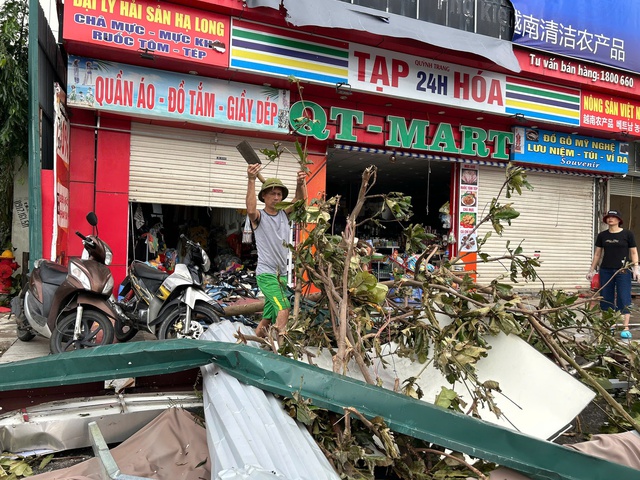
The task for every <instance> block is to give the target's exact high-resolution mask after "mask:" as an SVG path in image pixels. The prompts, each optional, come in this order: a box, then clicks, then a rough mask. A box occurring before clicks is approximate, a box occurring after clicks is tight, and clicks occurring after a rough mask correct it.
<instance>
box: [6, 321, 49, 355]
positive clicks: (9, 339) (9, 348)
mask: <svg viewBox="0 0 640 480" xmlns="http://www.w3.org/2000/svg"><path fill="white" fill-rule="evenodd" d="M45 355H49V339H47V338H44V337H35V338H34V339H33V340H31V341H30V342H21V341H20V340H18V338H17V336H16V322H15V318H14V317H13V316H12V317H9V315H8V314H4V313H0V363H8V362H15V361H18V360H26V359H28V358H36V357H43V356H45Z"/></svg>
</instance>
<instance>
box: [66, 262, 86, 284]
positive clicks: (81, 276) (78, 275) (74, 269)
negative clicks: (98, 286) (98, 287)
mask: <svg viewBox="0 0 640 480" xmlns="http://www.w3.org/2000/svg"><path fill="white" fill-rule="evenodd" d="M69 276H71V277H72V278H75V279H76V280H77V281H79V282H80V283H81V284H82V286H83V287H84V289H85V290H91V282H90V281H89V277H88V276H87V274H86V273H84V272H83V271H82V269H81V268H80V267H78V265H76V264H75V263H73V262H71V263H70V264H69Z"/></svg>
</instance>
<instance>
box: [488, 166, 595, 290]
mask: <svg viewBox="0 0 640 480" xmlns="http://www.w3.org/2000/svg"><path fill="white" fill-rule="evenodd" d="M527 179H528V181H529V183H530V184H531V185H532V186H533V187H534V189H533V190H531V191H529V190H524V191H523V192H522V195H518V194H517V193H516V194H514V195H513V196H512V197H511V198H510V199H507V198H505V197H504V196H503V197H501V199H500V203H502V204H504V203H513V204H514V208H515V209H516V210H517V211H518V212H520V216H519V217H518V218H516V219H515V220H513V221H512V222H511V226H508V225H507V226H506V228H505V230H504V232H503V235H502V237H499V236H498V235H497V234H496V233H495V231H493V229H492V228H491V225H490V223H489V224H488V225H482V226H481V227H480V228H479V231H478V238H483V237H484V234H485V233H487V232H488V231H491V232H492V237H491V238H490V239H489V241H488V242H487V244H486V245H485V246H483V247H482V251H483V252H484V253H487V254H489V255H490V256H491V257H499V256H502V255H504V254H506V253H507V250H506V248H505V247H506V243H507V241H510V247H511V248H514V247H516V246H517V245H518V244H520V243H522V247H523V250H524V252H523V253H524V254H526V255H529V256H534V255H537V254H538V253H539V255H540V260H541V262H542V265H541V267H539V268H538V269H537V271H538V274H539V276H540V279H539V280H538V281H536V282H531V283H524V282H523V281H522V279H519V280H518V282H519V283H517V284H515V287H516V288H518V289H521V290H536V289H540V288H541V287H542V286H543V282H544V286H545V287H546V288H563V289H575V288H580V289H582V288H588V287H589V284H588V282H587V280H586V278H585V275H586V274H587V272H588V271H589V267H590V264H591V259H592V253H593V230H592V228H593V224H594V223H593V222H594V218H593V205H594V198H593V196H594V189H593V181H594V180H593V178H590V177H574V176H570V175H559V174H555V175H554V174H545V173H532V172H527ZM504 180H505V170H504V169H501V168H495V167H481V168H480V171H479V189H478V219H481V218H483V216H484V215H486V214H487V213H488V209H489V204H490V202H491V200H492V198H494V197H496V196H497V194H498V192H499V190H500V188H501V187H502V184H503V183H504ZM479 262H480V260H479ZM477 271H478V282H479V283H481V284H484V283H487V282H489V281H491V280H492V279H494V278H496V277H498V276H500V275H507V278H506V279H505V283H510V281H509V280H508V274H509V263H508V262H507V261H503V262H502V263H501V262H490V263H478V266H477Z"/></svg>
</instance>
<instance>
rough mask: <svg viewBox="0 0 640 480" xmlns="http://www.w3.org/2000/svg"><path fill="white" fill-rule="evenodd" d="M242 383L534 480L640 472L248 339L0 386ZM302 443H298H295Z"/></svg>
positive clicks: (27, 365) (42, 361) (36, 375)
mask: <svg viewBox="0 0 640 480" xmlns="http://www.w3.org/2000/svg"><path fill="white" fill-rule="evenodd" d="M212 362H213V363H215V364H216V365H218V366H220V367H221V368H223V369H224V370H225V371H226V372H228V373H229V374H231V375H232V376H234V377H235V378H237V379H239V380H240V381H241V382H243V383H247V384H249V385H254V386H256V387H258V388H260V389H262V390H267V391H269V392H272V393H275V394H278V395H283V396H287V397H290V396H291V395H292V394H293V393H294V392H299V394H300V395H301V396H302V397H303V398H306V399H309V400H311V401H312V402H313V404H314V405H317V406H318V407H321V408H327V409H329V410H331V411H333V412H335V413H337V414H340V415H342V414H344V408H345V407H347V406H352V407H354V408H356V409H358V411H360V412H361V413H362V414H363V415H365V416H366V417H368V418H373V417H375V416H380V417H382V418H383V420H384V421H385V422H386V423H387V424H388V426H389V428H391V429H392V430H393V431H396V432H400V433H403V434H406V435H411V436H413V437H416V438H419V439H423V440H425V441H428V442H433V443H436V444H437V445H441V446H443V447H445V448H449V449H452V450H456V451H460V452H463V453H466V454H468V455H471V456H474V457H476V458H483V459H485V460H488V461H492V462H496V463H498V464H500V465H503V466H506V467H510V468H513V469H515V470H518V471H520V472H523V473H525V474H527V475H529V476H530V477H531V478H533V479H535V480H549V479H551V478H553V479H557V480H584V479H586V478H593V479H610V478H616V479H618V478H635V477H634V476H633V475H636V476H637V471H636V470H632V469H631V468H628V467H625V466H622V465H617V464H615V463H611V462H609V461H607V460H604V459H601V458H596V457H592V456H589V455H585V454H583V453H580V452H577V451H572V450H570V449H568V448H566V447H563V446H561V445H555V444H553V443H551V442H547V441H542V440H538V439H536V438H533V437H530V436H527V435H523V434H520V433H517V432H513V431H510V430H507V429H505V428H503V427H498V426H495V425H491V424H489V423H487V422H483V421H481V420H478V419H476V418H472V417H469V416H467V415H463V414H459V413H456V412H452V411H449V410H444V409H442V408H439V407H435V406H433V405H430V404H428V403H426V402H423V401H420V400H417V399H414V398H411V397H408V396H406V395H402V394H399V393H396V392H393V391H390V390H386V389H384V388H381V387H378V386H376V385H368V384H365V383H363V382H360V381H358V380H354V379H351V378H348V377H346V376H343V375H338V374H335V373H332V372H329V371H326V370H323V369H321V368H318V367H314V366H312V365H308V364H306V363H303V362H300V361H297V360H293V359H291V358H288V357H285V356H281V355H276V354H274V353H272V352H268V351H265V350H262V349H257V348H254V347H250V346H247V345H240V344H230V343H223V342H208V341H207V342H205V341H202V340H192V339H175V340H164V341H154V342H134V343H120V344H114V345H104V346H101V347H95V348H90V349H83V350H75V351H72V352H65V353H62V354H56V355H49V356H46V357H40V358H37V359H32V360H24V361H19V362H12V363H8V364H2V365H0V391H7V390H17V389H22V390H24V389H29V390H31V391H32V392H31V393H30V394H31V395H33V394H35V392H33V389H36V388H39V387H45V386H59V385H70V384H74V383H75V384H78V383H86V382H94V381H96V380H105V379H113V378H122V377H129V376H131V377H135V376H149V375H157V374H166V373H171V372H179V371H184V370H188V369H191V368H194V367H201V366H204V365H208V364H210V363H212ZM295 447H296V446H294V448H295Z"/></svg>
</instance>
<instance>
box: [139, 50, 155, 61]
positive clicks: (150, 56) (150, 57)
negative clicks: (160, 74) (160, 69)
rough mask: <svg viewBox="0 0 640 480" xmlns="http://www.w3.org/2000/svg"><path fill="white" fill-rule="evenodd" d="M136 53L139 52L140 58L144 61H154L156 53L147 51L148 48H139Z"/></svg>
mask: <svg viewBox="0 0 640 480" xmlns="http://www.w3.org/2000/svg"><path fill="white" fill-rule="evenodd" d="M138 51H139V52H140V58H143V59H145V60H155V59H156V55H155V53H156V52H155V51H154V50H149V49H148V48H139V49H138Z"/></svg>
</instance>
